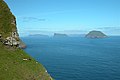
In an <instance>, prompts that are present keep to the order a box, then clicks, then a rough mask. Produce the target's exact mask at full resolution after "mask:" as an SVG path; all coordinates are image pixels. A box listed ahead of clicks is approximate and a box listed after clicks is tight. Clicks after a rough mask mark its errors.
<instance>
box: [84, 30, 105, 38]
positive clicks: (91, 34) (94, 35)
mask: <svg viewBox="0 0 120 80" xmlns="http://www.w3.org/2000/svg"><path fill="white" fill-rule="evenodd" d="M85 37H86V38H105V37H107V36H106V35H105V34H104V33H102V32H101V31H90V32H89V33H88V34H87V35H86V36H85Z"/></svg>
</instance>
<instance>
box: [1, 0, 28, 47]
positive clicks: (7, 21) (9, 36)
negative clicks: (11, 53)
mask: <svg viewBox="0 0 120 80" xmlns="http://www.w3.org/2000/svg"><path fill="white" fill-rule="evenodd" d="M0 42H2V43H3V44H4V45H6V46H11V47H14V46H16V47H19V48H26V45H25V44H24V43H23V42H22V41H21V40H20V38H19V35H18V32H17V27H16V18H15V16H14V15H13V14H12V13H11V11H10V9H9V7H8V6H7V4H6V3H5V2H4V1H3V0H0ZM21 44H22V46H21ZM23 44H24V46H23Z"/></svg>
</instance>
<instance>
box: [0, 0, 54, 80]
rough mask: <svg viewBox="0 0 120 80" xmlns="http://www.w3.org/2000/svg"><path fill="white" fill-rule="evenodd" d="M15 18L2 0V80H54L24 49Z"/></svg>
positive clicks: (0, 45)
mask: <svg viewBox="0 0 120 80" xmlns="http://www.w3.org/2000/svg"><path fill="white" fill-rule="evenodd" d="M24 47H25V45H24V43H23V42H22V41H21V40H20V38H19V35H18V32H17V27H16V20H15V16H14V15H13V14H12V13H11V11H10V9H9V7H8V6H7V4H6V3H5V2H4V0H0V80H53V79H52V78H51V77H50V75H49V74H48V73H47V71H46V69H45V68H44V67H43V66H42V65H41V64H40V63H39V62H37V61H36V60H34V59H33V58H32V57H31V56H29V55H28V54H26V53H25V52H24V51H23V50H22V49H20V48H24Z"/></svg>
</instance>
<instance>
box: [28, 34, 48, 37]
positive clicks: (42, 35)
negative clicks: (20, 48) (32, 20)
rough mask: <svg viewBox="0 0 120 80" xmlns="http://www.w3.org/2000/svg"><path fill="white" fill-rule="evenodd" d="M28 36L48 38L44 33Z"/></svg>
mask: <svg viewBox="0 0 120 80" xmlns="http://www.w3.org/2000/svg"><path fill="white" fill-rule="evenodd" d="M29 37H38V38H48V37H49V36H48V35H44V34H32V35H29Z"/></svg>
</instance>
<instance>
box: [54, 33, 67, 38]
mask: <svg viewBox="0 0 120 80" xmlns="http://www.w3.org/2000/svg"><path fill="white" fill-rule="evenodd" d="M53 37H54V38H65V37H68V35H67V34H61V33H54V36H53Z"/></svg>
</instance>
